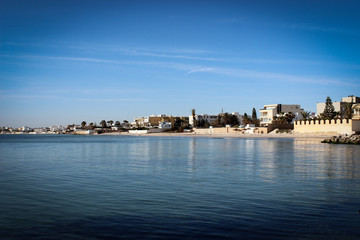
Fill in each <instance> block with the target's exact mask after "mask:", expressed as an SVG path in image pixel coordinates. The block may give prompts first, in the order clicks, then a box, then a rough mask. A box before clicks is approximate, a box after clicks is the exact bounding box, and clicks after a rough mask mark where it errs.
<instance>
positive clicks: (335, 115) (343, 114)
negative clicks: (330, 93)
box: [320, 97, 354, 120]
mask: <svg viewBox="0 0 360 240" xmlns="http://www.w3.org/2000/svg"><path fill="white" fill-rule="evenodd" d="M343 104H344V105H345V106H344V108H343V109H340V111H338V112H336V111H335V107H334V105H333V103H332V101H331V98H330V97H327V98H326V102H325V109H324V112H323V113H320V119H328V120H331V119H340V118H345V119H351V118H352V106H353V104H354V103H353V102H352V101H351V102H350V103H348V102H345V103H343Z"/></svg>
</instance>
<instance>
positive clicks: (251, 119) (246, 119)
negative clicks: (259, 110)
mask: <svg viewBox="0 0 360 240" xmlns="http://www.w3.org/2000/svg"><path fill="white" fill-rule="evenodd" d="M243 122H244V125H247V124H255V126H256V127H258V126H259V125H260V120H259V119H258V118H257V114H256V109H255V108H253V109H252V114H251V117H250V116H249V115H248V114H247V113H244V115H243Z"/></svg>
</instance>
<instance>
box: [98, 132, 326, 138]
mask: <svg viewBox="0 0 360 240" xmlns="http://www.w3.org/2000/svg"><path fill="white" fill-rule="evenodd" d="M101 135H106V136H144V137H210V138H213V137H221V138H225V137H230V138H319V139H324V138H326V137H329V135H302V134H289V133H278V134H231V133H227V134H195V133H146V134H133V133H102V134H98V136H101Z"/></svg>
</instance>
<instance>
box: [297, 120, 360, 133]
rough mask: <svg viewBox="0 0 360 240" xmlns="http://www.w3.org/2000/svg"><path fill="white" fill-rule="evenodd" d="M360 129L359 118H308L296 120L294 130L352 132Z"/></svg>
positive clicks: (300, 131)
mask: <svg viewBox="0 0 360 240" xmlns="http://www.w3.org/2000/svg"><path fill="white" fill-rule="evenodd" d="M355 131H360V122H359V121H357V120H346V119H337V120H335V119H333V120H316V121H313V120H308V121H296V122H295V124H294V132H295V133H300V134H303V133H304V134H329V135H330V134H331V135H333V134H352V133H354V132H355Z"/></svg>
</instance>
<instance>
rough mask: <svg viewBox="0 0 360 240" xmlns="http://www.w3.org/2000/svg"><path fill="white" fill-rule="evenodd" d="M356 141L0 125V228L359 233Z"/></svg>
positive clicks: (40, 234)
mask: <svg viewBox="0 0 360 240" xmlns="http://www.w3.org/2000/svg"><path fill="white" fill-rule="evenodd" d="M359 153H360V148H359V146H352V145H330V144H321V143H320V141H319V139H304V138H299V139H287V138H281V139H266V138H263V139H261V138H259V139H252V138H247V139H246V138H200V137H197V138H184V137H123V136H0V196H1V197H0V206H1V207H0V238H1V239H116V238H126V239H138V238H141V239H144V238H145V239H147V238H148V239H159V238H165V239H169V238H171V239H199V238H206V239H209V238H210V239H211V238H213V239H214V238H216V239H222V238H223V239H238V238H240V237H241V238H251V239H257V238H258V239H266V238H267V239H279V238H280V239H289V238H291V239H329V238H331V239H357V237H358V236H359V235H360V230H359V228H358V223H359V214H358V209H359V207H360V206H359V199H360V181H359V180H360V175H359V173H360V163H359V161H360V160H359V157H358V156H359Z"/></svg>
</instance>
